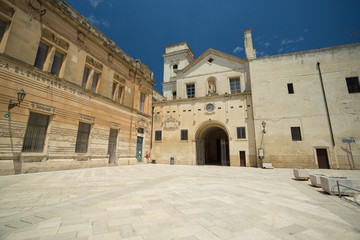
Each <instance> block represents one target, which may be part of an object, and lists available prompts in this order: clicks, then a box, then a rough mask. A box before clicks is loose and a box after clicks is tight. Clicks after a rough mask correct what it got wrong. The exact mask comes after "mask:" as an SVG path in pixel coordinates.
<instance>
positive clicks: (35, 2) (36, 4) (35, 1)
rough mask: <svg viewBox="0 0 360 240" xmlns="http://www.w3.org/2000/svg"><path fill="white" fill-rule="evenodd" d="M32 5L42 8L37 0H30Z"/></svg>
mask: <svg viewBox="0 0 360 240" xmlns="http://www.w3.org/2000/svg"><path fill="white" fill-rule="evenodd" d="M30 5H31V7H33V8H34V9H36V10H40V3H39V2H38V1H37V0H30Z"/></svg>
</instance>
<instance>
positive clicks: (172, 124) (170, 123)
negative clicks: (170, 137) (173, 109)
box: [162, 117, 180, 130]
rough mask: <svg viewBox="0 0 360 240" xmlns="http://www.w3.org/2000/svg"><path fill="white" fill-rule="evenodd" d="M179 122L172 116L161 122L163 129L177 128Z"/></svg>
mask: <svg viewBox="0 0 360 240" xmlns="http://www.w3.org/2000/svg"><path fill="white" fill-rule="evenodd" d="M179 125H180V122H179V121H178V120H176V119H175V118H173V117H168V118H167V119H166V120H165V121H164V122H163V123H162V127H163V128H164V130H177V129H178V127H179Z"/></svg>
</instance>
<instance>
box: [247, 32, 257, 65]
mask: <svg viewBox="0 0 360 240" xmlns="http://www.w3.org/2000/svg"><path fill="white" fill-rule="evenodd" d="M244 44H245V53H246V58H247V59H248V60H251V59H255V58H256V50H255V49H254V48H253V42H252V31H251V30H246V31H244Z"/></svg>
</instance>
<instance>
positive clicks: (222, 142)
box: [195, 121, 230, 166]
mask: <svg viewBox="0 0 360 240" xmlns="http://www.w3.org/2000/svg"><path fill="white" fill-rule="evenodd" d="M195 140H196V164H197V165H220V166H230V160H229V131H228V130H227V128H226V126H224V125H223V124H222V123H220V122H217V121H207V122H205V123H203V124H202V125H201V126H200V127H199V128H198V129H197V131H196V133H195Z"/></svg>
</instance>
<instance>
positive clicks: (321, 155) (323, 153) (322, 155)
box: [316, 148, 330, 169]
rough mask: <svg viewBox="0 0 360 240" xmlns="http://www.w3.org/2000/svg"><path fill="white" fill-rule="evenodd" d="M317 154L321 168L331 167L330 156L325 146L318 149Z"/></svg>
mask: <svg viewBox="0 0 360 240" xmlns="http://www.w3.org/2000/svg"><path fill="white" fill-rule="evenodd" d="M316 155H317V159H318V164H319V168H325V169H329V168H330V165H329V158H328V155H327V150H326V149H324V148H319V149H316Z"/></svg>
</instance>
